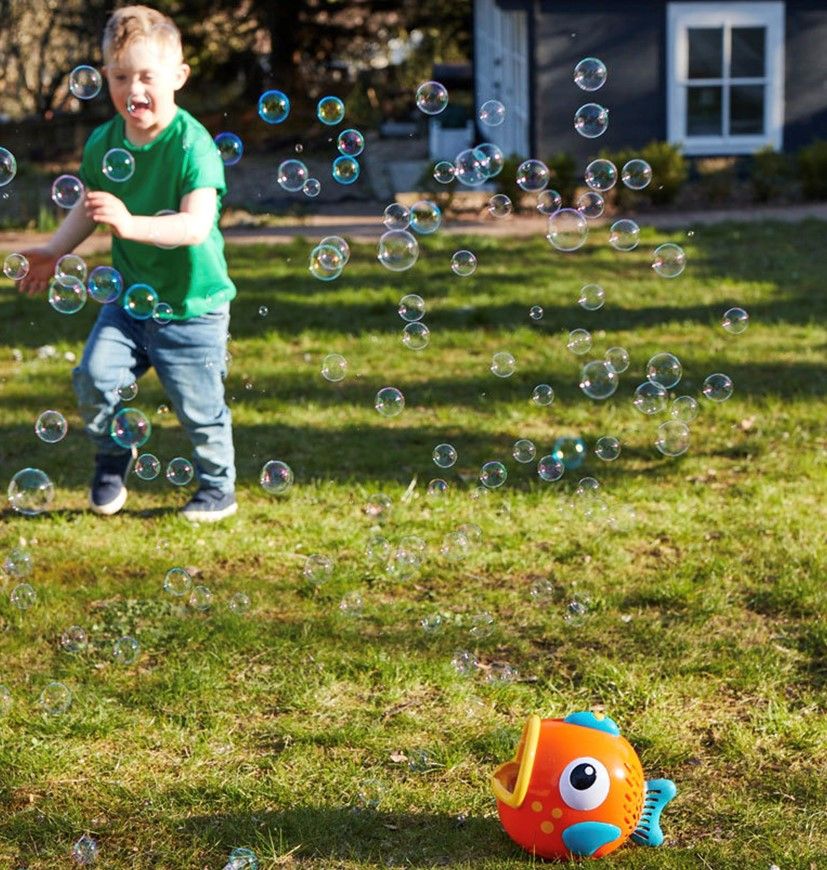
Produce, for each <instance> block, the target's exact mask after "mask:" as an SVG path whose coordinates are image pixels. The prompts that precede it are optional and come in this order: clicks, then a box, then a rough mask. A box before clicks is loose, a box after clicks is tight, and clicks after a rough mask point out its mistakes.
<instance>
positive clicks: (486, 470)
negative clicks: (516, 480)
mask: <svg viewBox="0 0 827 870" xmlns="http://www.w3.org/2000/svg"><path fill="white" fill-rule="evenodd" d="M507 477H508V471H507V470H506V467H505V466H504V465H503V464H502V462H496V461H493V462H486V463H485V465H483V467H482V468H481V469H480V483H481V484H482V485H483V486H484V487H486V489H497V488H498V487H500V486H502V485H503V484H504V483H505V481H506V479H507Z"/></svg>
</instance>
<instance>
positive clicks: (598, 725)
mask: <svg viewBox="0 0 827 870" xmlns="http://www.w3.org/2000/svg"><path fill="white" fill-rule="evenodd" d="M563 721H564V722H568V723H569V725H582V726H583V727H584V728H594V729H595V730H597V731H605V732H606V733H607V734H611V735H613V736H614V737H617V736H618V735H619V734H620V728H618V727H617V722H615V720H614V719H611V718H610V717H609V716H604V717H603V718H602V719H598V718H597V716H595V715H594V713H592V712H591V710H579V711H578V712H577V713H569V715H568V716H566V718H565V719H563Z"/></svg>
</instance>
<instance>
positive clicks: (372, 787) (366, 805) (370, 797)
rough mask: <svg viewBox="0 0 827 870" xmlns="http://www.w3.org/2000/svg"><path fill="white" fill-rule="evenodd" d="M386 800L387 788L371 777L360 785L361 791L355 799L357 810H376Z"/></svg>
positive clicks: (354, 803) (354, 804)
mask: <svg viewBox="0 0 827 870" xmlns="http://www.w3.org/2000/svg"><path fill="white" fill-rule="evenodd" d="M384 798H385V786H384V785H382V783H381V782H379V780H377V779H374V778H373V777H370V778H369V779H365V780H362V781H361V782H360V783H359V791H358V792H357V793H356V796H355V797H354V799H353V806H354V809H355V810H375V809H376V808H377V807H378V806H379V805H380V804H381V803H382V801H383V800H384Z"/></svg>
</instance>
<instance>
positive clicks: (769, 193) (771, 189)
mask: <svg viewBox="0 0 827 870" xmlns="http://www.w3.org/2000/svg"><path fill="white" fill-rule="evenodd" d="M792 175H793V173H792V166H791V165H790V159H789V157H788V156H787V155H786V154H779V153H778V152H777V151H776V150H775V149H774V148H773V147H772V146H771V145H768V146H767V147H766V148H762V149H761V150H760V151H757V152H756V153H755V154H754V155H753V158H752V168H751V173H750V182H751V183H752V192H753V195H754V196H755V199H756V201H757V202H768V201H769V200H771V199H776V198H778V197H781V196H783V195H784V193H785V191H786V190H787V189H788V187H789V184H790V181H791V180H792Z"/></svg>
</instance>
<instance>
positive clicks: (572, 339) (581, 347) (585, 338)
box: [566, 329, 592, 356]
mask: <svg viewBox="0 0 827 870" xmlns="http://www.w3.org/2000/svg"><path fill="white" fill-rule="evenodd" d="M566 347H567V348H568V349H569V350H570V351H571V352H572V353H575V354H577V355H578V356H582V355H583V354H584V353H588V352H589V351H590V350H591V348H592V335H591V333H590V332H589V331H588V330H586V329H572V331H571V332H570V333H569V335H568V339H567V340H566Z"/></svg>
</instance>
